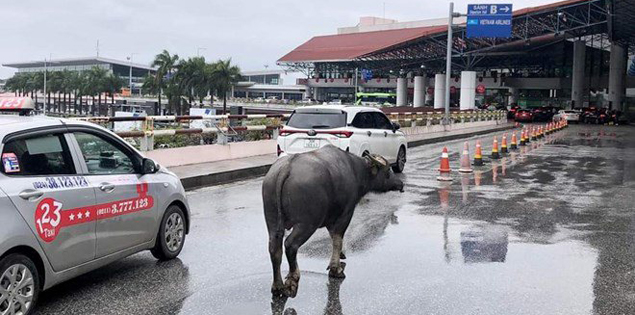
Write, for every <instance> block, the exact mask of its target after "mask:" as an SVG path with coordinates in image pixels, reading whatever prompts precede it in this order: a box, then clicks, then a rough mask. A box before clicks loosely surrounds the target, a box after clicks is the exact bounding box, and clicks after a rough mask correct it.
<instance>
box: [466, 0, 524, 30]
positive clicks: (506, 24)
mask: <svg viewBox="0 0 635 315" xmlns="http://www.w3.org/2000/svg"><path fill="white" fill-rule="evenodd" d="M512 12H513V10H512V5H511V4H470V5H468V7H467V37H468V38H482V37H487V38H509V37H511V36H512Z"/></svg>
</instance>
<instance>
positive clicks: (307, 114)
mask: <svg viewBox="0 0 635 315" xmlns="http://www.w3.org/2000/svg"><path fill="white" fill-rule="evenodd" d="M399 129H400V126H399V124H396V123H392V122H390V120H389V119H388V117H386V115H385V114H384V113H383V112H382V111H381V110H379V109H377V108H373V107H362V106H346V105H317V106H306V107H301V108H297V109H296V110H295V111H294V112H293V114H292V115H291V117H290V118H289V121H288V122H287V124H286V126H285V127H284V128H283V129H282V130H281V131H280V136H279V137H278V140H277V144H278V148H277V149H278V156H285V155H288V154H297V153H303V152H308V151H311V150H316V149H319V148H321V147H324V146H326V145H329V144H330V145H334V146H336V147H338V148H340V149H342V150H344V151H348V152H351V153H353V154H355V155H358V156H363V155H364V154H367V153H371V154H378V155H381V156H382V157H384V158H385V159H386V160H388V161H389V162H390V163H391V165H392V168H393V170H394V171H395V173H401V172H403V170H404V167H405V165H406V153H407V148H408V144H407V141H406V136H405V135H404V133H403V132H402V131H400V130H399Z"/></svg>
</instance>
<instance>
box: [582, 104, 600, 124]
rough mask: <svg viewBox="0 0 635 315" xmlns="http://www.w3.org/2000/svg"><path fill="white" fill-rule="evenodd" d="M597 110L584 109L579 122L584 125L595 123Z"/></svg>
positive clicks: (594, 108)
mask: <svg viewBox="0 0 635 315" xmlns="http://www.w3.org/2000/svg"><path fill="white" fill-rule="evenodd" d="M597 111H598V108H596V107H585V108H584V109H583V110H582V114H581V115H580V122H582V123H584V124H590V123H595V121H596V118H597Z"/></svg>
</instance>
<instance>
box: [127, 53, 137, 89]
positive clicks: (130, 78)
mask: <svg viewBox="0 0 635 315" xmlns="http://www.w3.org/2000/svg"><path fill="white" fill-rule="evenodd" d="M134 55H136V53H131V54H130V57H128V61H130V73H129V74H128V88H130V96H132V57H133V56H134Z"/></svg>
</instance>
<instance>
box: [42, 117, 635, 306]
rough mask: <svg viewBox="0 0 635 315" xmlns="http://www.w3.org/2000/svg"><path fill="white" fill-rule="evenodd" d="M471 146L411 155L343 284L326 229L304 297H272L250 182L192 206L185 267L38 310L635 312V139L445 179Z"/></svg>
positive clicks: (529, 157) (88, 281) (584, 138)
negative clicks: (441, 178) (443, 164)
mask: <svg viewBox="0 0 635 315" xmlns="http://www.w3.org/2000/svg"><path fill="white" fill-rule="evenodd" d="M497 136H499V137H500V134H499V135H497ZM476 139H480V140H481V141H482V143H491V142H492V141H491V139H492V136H480V137H476V138H473V139H470V144H471V145H472V146H474V143H475V141H476ZM463 141H464V140H460V141H453V142H448V143H443V144H439V145H428V146H424V147H419V148H414V149H411V150H410V152H409V161H408V165H407V167H406V172H405V173H404V174H403V175H402V176H403V178H404V180H405V182H406V192H405V193H403V194H399V193H388V194H385V195H369V196H367V197H366V198H364V199H363V200H362V202H361V203H360V205H359V206H358V208H357V210H356V213H355V216H354V218H353V221H352V222H351V226H350V228H349V230H348V232H347V234H346V236H345V239H344V241H345V244H344V250H345V252H346V255H347V256H348V259H347V263H348V265H347V269H346V271H347V278H346V279H345V280H343V281H336V280H332V279H329V277H328V274H327V271H326V266H327V264H328V259H329V256H330V253H331V247H330V246H331V242H330V239H329V236H328V233H327V232H326V231H324V230H319V231H318V232H317V233H316V234H315V235H314V236H313V237H312V238H311V239H310V240H309V241H308V242H307V244H305V246H304V247H302V248H301V250H300V254H299V260H298V263H299V265H300V269H301V270H302V278H301V280H300V282H301V285H300V290H299V292H298V296H297V297H296V298H295V299H287V300H274V301H272V299H271V294H270V291H269V289H270V285H271V265H270V262H269V257H268V252H267V233H266V228H265V224H264V218H263V214H262V201H261V196H260V185H261V182H260V180H250V181H245V182H241V183H236V184H232V185H227V186H222V187H212V188H206V189H201V190H198V191H195V192H192V193H191V194H190V195H189V197H190V200H191V205H192V211H193V218H192V222H193V226H192V232H191V234H190V235H189V236H188V239H187V241H186V246H185V249H184V251H183V253H182V255H181V257H180V260H181V261H182V263H181V262H180V261H179V262H168V263H162V264H157V263H156V261H155V260H153V259H152V258H151V256H150V255H149V254H147V253H142V254H139V255H135V256H132V257H130V258H127V259H125V260H123V261H121V262H119V263H115V264H113V265H110V266H107V267H105V268H103V269H101V270H99V271H96V272H93V273H90V274H88V275H85V276H83V277H80V278H78V279H76V280H73V281H71V282H68V283H66V284H63V285H61V286H59V287H57V288H54V289H53V290H51V291H50V292H47V293H46V294H44V295H43V296H42V307H41V308H40V313H41V314H48V313H53V312H59V313H69V314H97V313H98V314H119V313H134V314H157V313H159V314H172V313H180V314H271V313H273V314H635V206H634V204H635V197H634V196H633V192H634V191H635V128H632V127H624V126H620V127H603V126H572V127H570V128H568V129H566V130H565V131H561V132H559V133H556V134H553V135H549V136H547V137H545V138H544V139H542V140H537V141H532V142H531V143H530V144H528V145H527V146H521V147H519V149H518V150H517V151H514V152H512V153H510V154H507V155H506V156H505V157H504V158H502V159H500V160H497V161H494V162H492V161H490V160H489V159H488V158H485V162H486V163H485V166H483V167H479V168H476V169H475V172H474V173H473V174H468V175H459V174H458V173H457V172H453V174H452V176H453V179H454V181H453V182H451V183H439V182H438V181H437V180H436V176H437V175H438V174H437V169H438V163H439V161H438V157H439V152H441V149H442V147H443V146H448V148H449V149H450V159H451V166H452V168H453V169H455V170H456V169H458V161H459V153H460V152H461V151H462V148H463ZM489 149H490V148H485V147H484V148H483V151H484V152H488V151H489ZM283 269H286V263H284V264H283ZM124 310H125V311H124Z"/></svg>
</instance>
